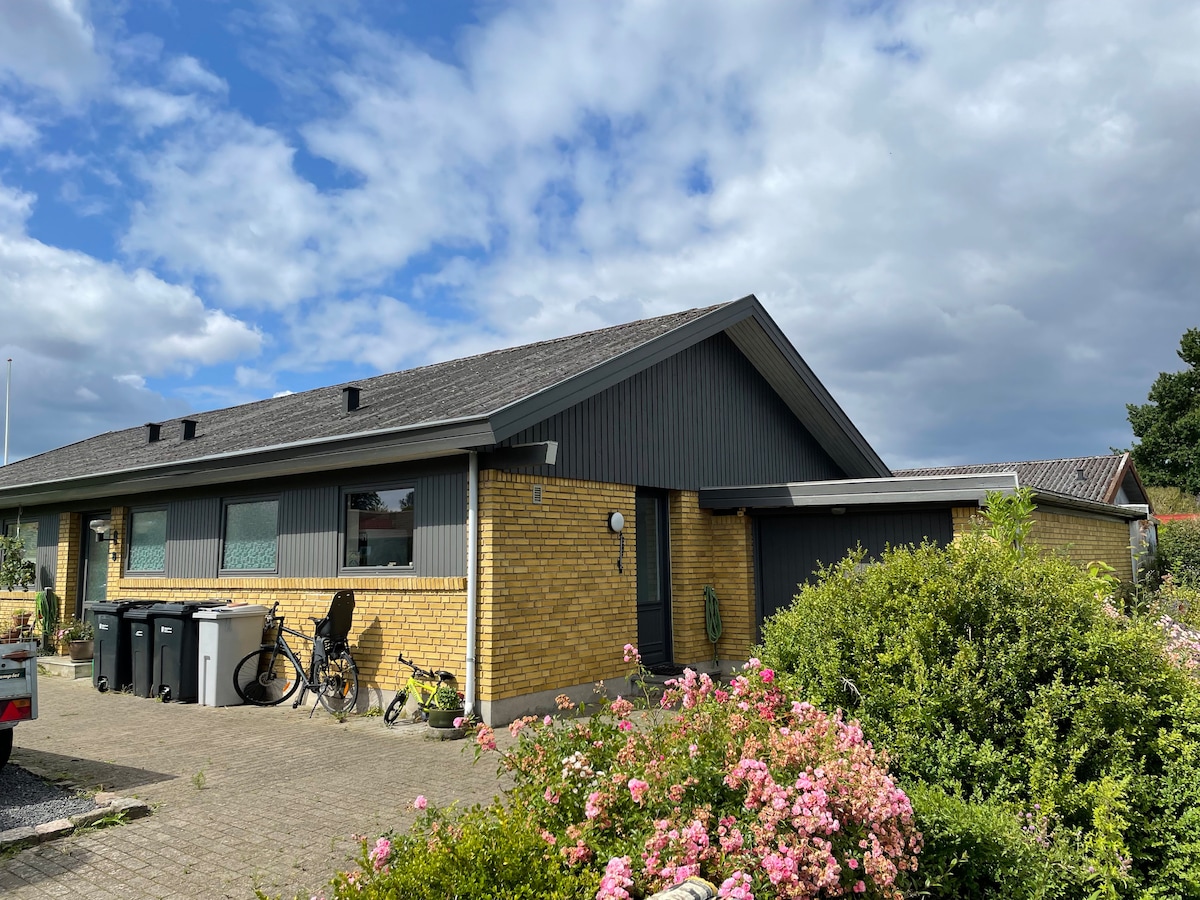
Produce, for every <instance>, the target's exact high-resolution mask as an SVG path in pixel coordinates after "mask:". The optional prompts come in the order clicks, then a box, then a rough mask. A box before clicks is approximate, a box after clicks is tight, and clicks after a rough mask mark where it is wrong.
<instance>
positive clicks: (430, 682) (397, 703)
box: [383, 652, 462, 725]
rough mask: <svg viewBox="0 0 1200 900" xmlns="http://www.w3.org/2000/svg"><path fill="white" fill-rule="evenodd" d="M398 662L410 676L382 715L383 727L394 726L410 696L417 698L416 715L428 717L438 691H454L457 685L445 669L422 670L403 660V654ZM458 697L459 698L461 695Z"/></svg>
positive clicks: (450, 673) (433, 707) (414, 664)
mask: <svg viewBox="0 0 1200 900" xmlns="http://www.w3.org/2000/svg"><path fill="white" fill-rule="evenodd" d="M400 662H401V663H403V664H404V665H406V666H408V667H409V668H410V669H412V674H411V675H409V676H408V681H406V682H405V683H404V687H402V688H400V690H398V691H396V696H395V697H393V698H392V702H391V703H389V704H388V708H387V710H386V711H385V712H384V714H383V724H384V725H393V724H395V722H396V720H397V719H398V718H400V713H402V712H403V711H404V707H405V705H406V704H407V703H408V698H409V697H410V696H413V697H416V698H417V710H418V713H417V714H418V715H424V716H425V717H428V715H429V710H431V709H436V707H435V706H434V697H435V696H437V692H438V689H439V688H441V687H443V686H447V687H450V688H451V689H455V685H456V684H457V680H456V679H455V677H454V674H453V673H452V672H447V671H446V670H445V669H422V668H421V667H420V666H418V665H417V664H416V663H414V662H412V661H410V660H407V659H405V658H404V653H403V652H402V653H401V654H400ZM456 693H457V691H456ZM458 696H459V697H461V696H462V694H459V695H458Z"/></svg>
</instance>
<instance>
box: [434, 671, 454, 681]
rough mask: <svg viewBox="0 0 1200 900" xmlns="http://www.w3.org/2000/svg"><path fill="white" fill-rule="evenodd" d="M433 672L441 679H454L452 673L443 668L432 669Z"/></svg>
mask: <svg viewBox="0 0 1200 900" xmlns="http://www.w3.org/2000/svg"><path fill="white" fill-rule="evenodd" d="M433 674H434V675H436V676H437V677H438V678H440V679H442V681H454V673H453V672H447V671H446V670H445V669H434V670H433Z"/></svg>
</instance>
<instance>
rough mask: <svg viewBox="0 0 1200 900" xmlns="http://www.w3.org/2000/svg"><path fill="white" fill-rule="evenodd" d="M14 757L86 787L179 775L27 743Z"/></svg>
mask: <svg viewBox="0 0 1200 900" xmlns="http://www.w3.org/2000/svg"><path fill="white" fill-rule="evenodd" d="M12 761H13V762H14V763H16V764H17V765H19V766H22V767H23V768H26V769H28V770H29V771H30V772H33V773H34V774H35V775H40V776H42V777H43V778H50V779H54V780H60V779H67V780H69V781H71V782H74V783H75V784H76V785H77V786H79V787H80V788H82V789H85V790H89V789H95V790H103V791H116V792H117V793H120V792H121V791H127V790H130V789H132V788H136V787H141V786H142V785H146V784H155V783H157V782H160V781H170V780H171V779H172V778H175V777H177V776H175V775H172V774H168V773H166V772H152V771H150V770H149V769H137V768H134V767H132V766H118V765H114V764H113V763H106V762H102V761H100V760H98V759H87V758H86V757H82V756H67V755H65V754H62V753H47V752H46V751H45V750H29V749H26V748H24V747H14V748H13V752H12Z"/></svg>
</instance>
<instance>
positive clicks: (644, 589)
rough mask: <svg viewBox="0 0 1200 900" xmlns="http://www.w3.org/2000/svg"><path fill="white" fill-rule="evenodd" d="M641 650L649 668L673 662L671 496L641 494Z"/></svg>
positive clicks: (638, 596) (638, 599) (638, 540)
mask: <svg viewBox="0 0 1200 900" xmlns="http://www.w3.org/2000/svg"><path fill="white" fill-rule="evenodd" d="M636 503H637V510H636V512H637V523H636V526H637V621H638V650H640V651H641V654H642V662H644V663H645V664H646V665H647V666H653V665H657V664H659V663H669V662H671V571H670V555H669V553H668V544H667V497H666V494H663V493H661V492H658V491H649V490H643V489H639V490H638V492H637V501H636Z"/></svg>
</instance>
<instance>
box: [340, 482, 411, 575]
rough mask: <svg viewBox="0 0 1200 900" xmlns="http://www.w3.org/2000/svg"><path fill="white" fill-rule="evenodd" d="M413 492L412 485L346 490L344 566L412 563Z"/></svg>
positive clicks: (348, 567) (380, 566)
mask: <svg viewBox="0 0 1200 900" xmlns="http://www.w3.org/2000/svg"><path fill="white" fill-rule="evenodd" d="M413 494H414V491H413V489H412V488H390V489H387V490H354V491H347V492H346V494H345V498H346V501H345V510H346V516H345V520H344V521H343V523H342V524H343V531H342V533H343V534H344V535H345V538H346V544H345V553H344V556H343V558H342V566H343V567H344V568H347V569H361V568H385V567H386V568H396V567H400V566H405V567H411V566H412V564H413Z"/></svg>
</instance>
